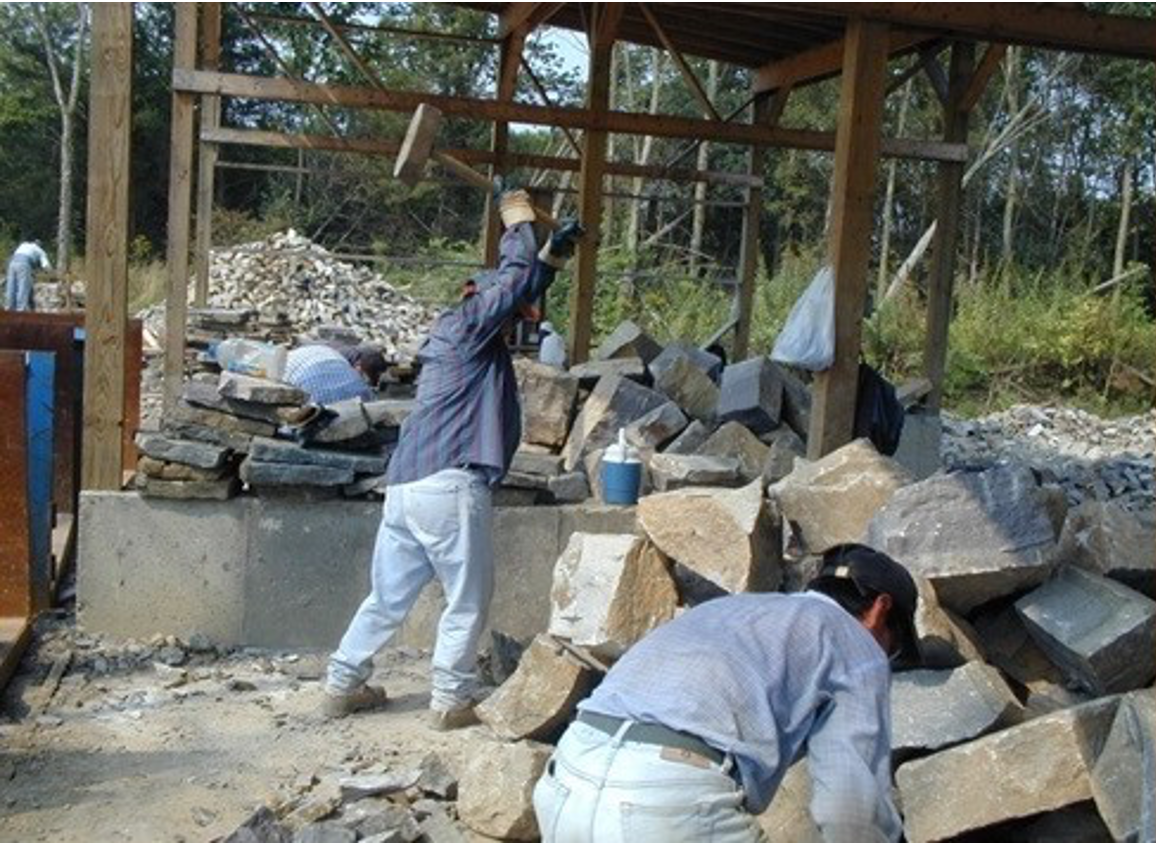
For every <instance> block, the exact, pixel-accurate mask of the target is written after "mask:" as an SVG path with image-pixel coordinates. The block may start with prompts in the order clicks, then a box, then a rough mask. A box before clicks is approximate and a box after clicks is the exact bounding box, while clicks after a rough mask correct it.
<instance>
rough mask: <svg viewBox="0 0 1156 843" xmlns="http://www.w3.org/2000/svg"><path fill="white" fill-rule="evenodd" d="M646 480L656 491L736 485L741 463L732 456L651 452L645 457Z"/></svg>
mask: <svg viewBox="0 0 1156 843" xmlns="http://www.w3.org/2000/svg"><path fill="white" fill-rule="evenodd" d="M647 466H648V469H649V471H650V479H651V481H652V482H653V484H654V488H655V489H657V490H658V491H660V492H671V491H674V490H675V489H683V488H686V487H688V486H739V485H741V484H742V482H743V481H742V466H741V465H740V464H739V461H738V460H737V459H736V458H735V457H707V456H703V455H701V454H671V453H662V454H653V455H652V456H651V457H650V459H649V460H647Z"/></svg>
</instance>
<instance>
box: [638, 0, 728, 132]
mask: <svg viewBox="0 0 1156 843" xmlns="http://www.w3.org/2000/svg"><path fill="white" fill-rule="evenodd" d="M638 9H639V11H641V12H642V16H643V17H645V18H646V22H647V23H648V24H650V28H651V29H653V30H654V34H655V35H657V36H658V40H659V41H660V42H662V46H663V47H664V48H665V49H666V51H667V52H668V53H670V57H671V58H672V59H674V64H675V66H676V67H677V68H678V72H679V73H681V74H682V78H683V81H685V82H686V85H687V87H688V88H690V93H691V96H693V97H694V98H695V101H696V102H698V104H699V107H700V108H701V109H702V113H703V116H705V117H709V118H711V119H712V120H718V121H721V120H722V119H723V118H722V115H721V114H719V113H718V109H716V108H715V107H714V103H712V102H711V101H710V97H708V96H707V94H706V91H705V90H704V89H703V87H702V83H701V82H699V81H698V77H697V76H695V75H694V70H692V69H691V66H690V65H689V64H687V61H686V59H685V58H683V56H682V53H681V52H680V51H679V49H678V47H676V46H675V45H674V42H673V41H671V40H670V36H668V35H667V34H666V30H665V29H663V28H662V24H660V23H659V22H658V18H656V17H655V16H654V13H653V12H651V11H650V9H649V8H648V7H647V4H646V3H639V4H638Z"/></svg>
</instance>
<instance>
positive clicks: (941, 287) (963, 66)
mask: <svg viewBox="0 0 1156 843" xmlns="http://www.w3.org/2000/svg"><path fill="white" fill-rule="evenodd" d="M974 62H975V44H973V43H971V42H966V43H965V42H962V41H961V42H956V43H955V44H954V45H953V46H952V48H951V68H950V71H949V76H948V92H947V101H946V103H945V104H944V108H943V136H944V137H945V138H946V139H947V140H950V141H954V142H959V143H963V142H965V141H966V140H967V114H968V113H967V110H966V103H965V98H966V96H967V90H968V87H969V85H970V84H971V76H972V68H973V66H974ZM965 167H966V165H965V164H963V163H953V164H940V165H939V174H938V176H937V182H938V184H937V186H936V205H937V206H938V211H937V213H936V215H935V216H936V220H937V223H936V226H935V240H934V242H933V243H932V252H931V269H930V275H929V277H928V296H927V338H926V342H925V345H924V348H923V370H924V372H925V373H926V375H927V379H928V380H929V381H931V392H930V393H929V394H928V396H927V402H926V404H927V406H928V407H929V408H930V409H932V410H938V409H939V408H940V405H941V404H942V403H943V376H944V372H945V371H946V370H947V334H948V327H949V326H950V324H951V294H952V289H953V287H954V280H955V278H954V275H955V253H956V251H957V248H958V242H959V213H960V209H961V208H962V207H963V173H964V169H965Z"/></svg>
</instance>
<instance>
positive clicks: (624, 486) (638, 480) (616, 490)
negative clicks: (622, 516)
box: [602, 459, 642, 506]
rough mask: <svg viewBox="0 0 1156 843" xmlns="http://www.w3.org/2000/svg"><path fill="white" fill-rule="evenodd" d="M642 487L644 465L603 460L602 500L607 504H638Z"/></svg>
mask: <svg viewBox="0 0 1156 843" xmlns="http://www.w3.org/2000/svg"><path fill="white" fill-rule="evenodd" d="M641 485H642V463H640V462H611V461H609V460H606V459H603V460H602V500H603V501H605V502H606V503H617V504H625V505H627V506H630V505H632V504H636V503H638V490H639V487H640V486H641Z"/></svg>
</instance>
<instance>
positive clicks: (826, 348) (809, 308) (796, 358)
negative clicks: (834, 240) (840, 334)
mask: <svg viewBox="0 0 1156 843" xmlns="http://www.w3.org/2000/svg"><path fill="white" fill-rule="evenodd" d="M771 359H772V360H774V361H776V362H778V363H786V364H787V365H788V366H798V367H799V368H801V369H808V370H810V371H812V372H821V371H823V370H824V369H829V368H831V364H832V363H834V362H835V274H834V273H833V272H832V271H831V267H829V266H824V267H823V268H822V269H820V270H819V271H818V272H817V273H816V274H815V277H814V278H812V279H811V283H810V284H809V285H807V289H806V290H804V291H803V295H801V296H799V300H798V301H797V302H795V306H794V307H792V308H791V313H790V315H788V316H787V322H786V324H785V325H783V330H782V331H781V332H780V333H779V336H778V338H777V339H776V340H775V348H774V350H773V351H772V352H771Z"/></svg>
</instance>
